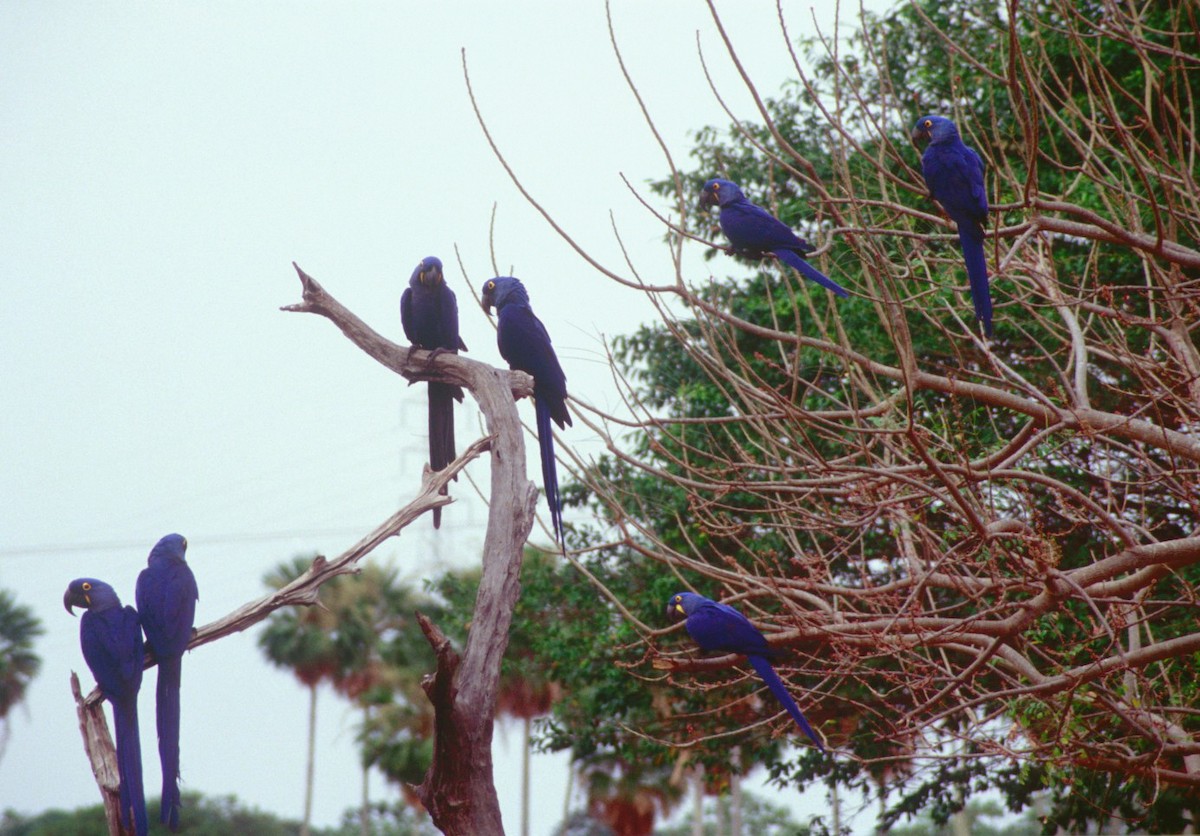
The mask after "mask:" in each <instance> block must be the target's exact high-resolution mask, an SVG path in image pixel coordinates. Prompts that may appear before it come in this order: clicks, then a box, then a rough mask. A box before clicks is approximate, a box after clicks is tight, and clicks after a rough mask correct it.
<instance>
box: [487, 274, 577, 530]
mask: <svg viewBox="0 0 1200 836" xmlns="http://www.w3.org/2000/svg"><path fill="white" fill-rule="evenodd" d="M482 301H483V309H484V311H485V312H487V313H488V314H491V312H492V310H491V309H492V308H493V307H495V308H496V316H497V318H498V320H499V322H498V324H497V326H496V341H497V343H498V344H499V346H500V356H501V357H503V358H504V359H505V360H507V361H508V366H509V368H511V369H519V370H521V371H523V372H528V373H529V374H530V375H532V376H533V404H534V410H535V412H536V413H537V434H538V447H539V448H541V453H542V483H543V484H544V485H545V486H546V503H547V504H548V505H549V506H550V519H551V522H552V523H553V525H554V537H555V539H556V541H557V542H558V543H559V545H560V546H561V545H562V544H563V530H562V502H561V500H560V499H559V496H558V473H557V470H556V468H555V464H554V433H553V430H552V428H551V427H550V422H551V420H553V421H554V422H555V423H556V424H558V426H559V429H562V428H563V427H565V426H570V425H571V415H570V413H569V412H567V376H566V375H565V374H563V370H562V366H560V365H559V363H558V357H557V356H556V355H555V353H554V346H552V345H551V344H550V335H549V334H547V333H546V327H545V326H544V325H542V322H541V320H540V319H538V318H537V317H536V316H535V315H534V313H533V308H531V307H529V294H528V293H526V292H525V286H524V285H523V284H521V282H520V281H519V280H518V279H514V278H512V277H511V276H497V277H496V278H494V279H488V280H487V281H486V282H484V284H483V300H482Z"/></svg>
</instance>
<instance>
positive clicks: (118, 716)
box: [63, 578, 150, 836]
mask: <svg viewBox="0 0 1200 836" xmlns="http://www.w3.org/2000/svg"><path fill="white" fill-rule="evenodd" d="M63 606H64V607H66V609H67V612H69V613H71V615H74V614H75V611H74V609H72V608H73V607H82V608H83V609H86V610H87V612H85V613H84V614H83V618H81V619H80V620H79V644H80V647H82V649H83V659H84V661H85V662H87V666H88V668H90V669H91V671H92V675H93V676H94V677H96V684H97V685H99V686H100V693H101V694H103V695H104V698H105V699H106V700H108V701H109V702H110V703H112V709H113V726H114V728H115V730H116V744H117V774H118V776H119V777H120V780H121V789H120V802H121V822H122V824H123V825H124V826H125V827H126V828H132V829H133V831H134V833H136V834H137V836H144V834H146V833H147V832H148V831H149V829H150V825H149V823H148V822H147V819H146V794H145V791H144V790H143V789H142V743H141V739H140V737H139V735H138V716H137V698H138V691H139V690H140V689H141V687H142V665H143V662H144V655H145V654H144V650H143V644H142V625H141V623H140V622H139V621H138V613H137V610H135V609H134V608H133V607H122V606H121V599H120V598H118V597H117V593H116V592H115V591H114V590H113V588H112V587H111V586H109V585H108V584H106V583H104V582H103V581H98V580H96V579H95V578H77V579H75V580H73V581H71V584H70V586H68V587H67V591H66V593H65V594H64V595H63Z"/></svg>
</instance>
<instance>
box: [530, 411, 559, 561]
mask: <svg viewBox="0 0 1200 836" xmlns="http://www.w3.org/2000/svg"><path fill="white" fill-rule="evenodd" d="M533 400H534V405H535V407H534V408H535V411H536V412H537V435H538V447H539V448H540V450H541V453H542V484H543V485H544V486H545V488H546V504H547V505H549V506H550V521H551V523H553V525H554V539H555V542H557V543H558V545H559V546H560V547H561V546H563V533H562V502H561V501H560V500H559V497H558V469H557V467H556V466H555V463H554V430H553V428H552V427H551V426H550V404H549V403H548V399H547V398H545V397H541V398H539V397H538V396H537V395H536V394H535V395H534V398H533Z"/></svg>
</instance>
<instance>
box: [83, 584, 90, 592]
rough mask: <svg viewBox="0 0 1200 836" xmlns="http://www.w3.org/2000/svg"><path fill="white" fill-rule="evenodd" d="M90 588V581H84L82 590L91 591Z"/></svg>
mask: <svg viewBox="0 0 1200 836" xmlns="http://www.w3.org/2000/svg"><path fill="white" fill-rule="evenodd" d="M91 588H92V585H91V584H90V583H85V584H84V585H83V591H84V592H89V591H91Z"/></svg>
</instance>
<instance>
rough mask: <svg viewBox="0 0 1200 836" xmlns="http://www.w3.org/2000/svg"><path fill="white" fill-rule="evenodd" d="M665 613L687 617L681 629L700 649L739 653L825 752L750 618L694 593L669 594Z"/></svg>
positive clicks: (771, 652) (765, 641)
mask: <svg viewBox="0 0 1200 836" xmlns="http://www.w3.org/2000/svg"><path fill="white" fill-rule="evenodd" d="M667 613H668V614H669V615H671V616H672V617H675V618H679V617H686V618H687V621H686V622H685V624H684V626H685V627H686V628H687V631H688V635H690V636H691V637H692V638H693V639H694V640H695V642H696V644H698V645H700V647H701V648H702V649H704V650H716V651H720V652H722V653H741V654H742V655H744V656H745V657H746V658H747V659H748V660H750V664H751V665H753V666H754V670H756V671H758V675H759V676H760V677H762V681H763V682H765V683H766V685H767V687H768V688H770V689H771V693H772V694H774V695H775V698H776V699H777V700H779V702H780V703H782V704H783V707H784V708H786V709H787V711H788V714H791V715H792V719H793V720H795V721H796V725H797V726H799V727H800V731H802V732H804V733H805V734H806V735H808V737H809V739H810V740H812V742H813V743H815V744H817V748H818V749H820V750H821V751H822V752H824V751H825V747H824V745H822V743H821V741H820V740H819V739H818V738H817V735H816V732H814V731H813V729H812V726H810V725H809V724H808V720H806V719H804V715H803V714H802V713H801V712H800V706H798V705H796V701H795V700H794V699H792V695H791V694H789V693H788V690H787V686H785V685H784V684H783V680H782V679H780V678H779V674H777V673H775V668H773V667H772V666H771V663H770V661H769V660H768V657H769V656H772V655H774V651H773V650H771V648H770V646H769V645H768V644H767V640H766V638H765V637H764V636H763V634H762V633H760V632H759V631H758V628H757V627H755V626H754V625H753V624H752V623H751V622H750V619H748V618H746V616H744V615H742V614H741V613H740V612H738V611H737V610H735V609H734V608H733V607H731V606H729V605H727V604H719V603H717V602H716V601H712V600H710V599H708V598H705V597H704V596H703V595H697V594H696V593H694V592H677V593H675V594H674V595H672V596H671V601H670V603H668V604H667Z"/></svg>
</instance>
